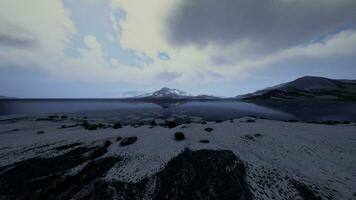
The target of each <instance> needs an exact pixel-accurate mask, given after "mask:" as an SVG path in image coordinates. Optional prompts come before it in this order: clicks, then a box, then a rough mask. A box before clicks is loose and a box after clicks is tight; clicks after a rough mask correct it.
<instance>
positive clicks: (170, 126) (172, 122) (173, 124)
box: [164, 121, 179, 128]
mask: <svg viewBox="0 0 356 200" xmlns="http://www.w3.org/2000/svg"><path fill="white" fill-rule="evenodd" d="M164 125H165V126H167V127H168V128H174V127H176V126H179V124H178V123H176V122H174V121H165V122H164Z"/></svg>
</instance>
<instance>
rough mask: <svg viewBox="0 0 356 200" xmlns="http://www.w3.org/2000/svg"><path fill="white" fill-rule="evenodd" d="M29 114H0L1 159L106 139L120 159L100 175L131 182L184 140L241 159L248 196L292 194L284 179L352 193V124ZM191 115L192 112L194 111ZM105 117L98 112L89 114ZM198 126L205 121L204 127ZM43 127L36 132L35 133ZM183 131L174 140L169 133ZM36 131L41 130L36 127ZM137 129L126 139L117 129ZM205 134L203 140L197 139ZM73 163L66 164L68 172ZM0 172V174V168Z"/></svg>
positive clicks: (324, 192)
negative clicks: (123, 120) (113, 121)
mask: <svg viewBox="0 0 356 200" xmlns="http://www.w3.org/2000/svg"><path fill="white" fill-rule="evenodd" d="M36 119H37V118H36V117H34V116H3V117H1V119H0V167H1V166H6V165H10V164H12V163H15V162H19V161H21V160H25V159H29V158H33V157H53V156H58V155H60V154H63V153H65V152H66V151H68V150H64V151H56V150H54V148H55V147H59V146H62V145H66V144H72V143H81V144H80V145H82V146H92V145H97V144H102V143H103V142H105V141H107V140H109V141H111V142H112V143H113V144H112V145H111V146H110V147H109V149H108V152H107V153H106V154H105V155H104V157H105V156H121V157H123V158H125V162H124V164H120V165H116V166H114V167H113V168H111V169H110V170H109V171H108V173H107V174H106V177H105V179H107V180H120V181H125V182H138V181H139V180H142V179H143V178H144V177H148V176H150V175H152V174H154V173H156V172H158V171H160V170H161V169H162V168H164V166H165V165H166V164H167V162H168V161H169V160H171V159H172V158H173V157H175V156H177V155H178V154H179V153H181V152H182V151H184V150H185V149H186V148H189V149H191V150H199V149H213V150H215V149H219V150H230V151H232V152H233V153H234V154H235V155H237V156H238V157H239V158H240V159H241V160H242V161H243V162H244V163H245V164H246V166H247V181H248V184H249V185H250V187H251V191H252V192H253V194H254V195H255V199H289V198H292V199H298V198H300V197H298V194H297V192H296V191H295V190H294V189H293V188H292V186H291V181H293V180H297V181H299V182H302V183H304V184H305V185H308V186H309V187H310V188H311V189H312V190H313V191H315V193H317V194H318V195H320V196H321V197H322V198H323V199H356V196H355V195H356V194H355V193H356V126H355V124H345V125H321V124H309V123H301V122H296V123H291V122H281V121H272V120H265V119H253V120H255V122H246V121H247V120H248V119H250V118H241V119H234V120H228V121H224V122H222V123H217V122H207V124H201V123H191V124H182V125H179V126H177V127H175V128H171V129H170V128H166V127H162V126H155V127H151V126H150V125H142V126H137V127H132V126H124V127H122V128H120V129H113V128H106V129H97V130H91V131H90V130H85V129H84V128H83V127H81V126H76V127H72V128H61V126H62V125H66V126H70V125H75V124H77V123H80V121H81V120H82V119H77V118H76V119H63V120H53V121H37V120H36ZM197 120H198V119H197ZM93 121H99V122H101V123H105V122H103V121H102V120H100V119H95V120H92V121H91V123H94V122H93ZM205 128H212V129H213V131H211V132H207V131H206V130H205ZM39 131H43V132H44V133H43V134H39ZM178 131H180V132H183V133H184V135H185V139H184V140H183V141H176V140H175V139H174V134H175V133H176V132H178ZM40 133H41V132H40ZM128 136H137V137H138V140H137V141H136V142H135V143H134V144H131V145H128V146H120V145H119V142H118V141H116V139H117V138H118V137H122V138H125V137H128ZM201 140H209V143H201V142H200V141H201ZM79 169H80V166H78V167H76V168H74V169H72V171H71V172H70V173H75V171H76V170H79ZM0 176H1V175H0Z"/></svg>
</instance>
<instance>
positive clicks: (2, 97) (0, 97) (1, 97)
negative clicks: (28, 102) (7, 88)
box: [0, 96, 15, 99]
mask: <svg viewBox="0 0 356 200" xmlns="http://www.w3.org/2000/svg"><path fill="white" fill-rule="evenodd" d="M0 99H15V98H14V97H6V96H0Z"/></svg>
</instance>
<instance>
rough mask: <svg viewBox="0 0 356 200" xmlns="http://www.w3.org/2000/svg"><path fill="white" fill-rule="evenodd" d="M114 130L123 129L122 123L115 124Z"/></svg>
mask: <svg viewBox="0 0 356 200" xmlns="http://www.w3.org/2000/svg"><path fill="white" fill-rule="evenodd" d="M112 128H113V129H119V128H122V125H121V123H120V122H118V123H115V124H114V125H113V126H112Z"/></svg>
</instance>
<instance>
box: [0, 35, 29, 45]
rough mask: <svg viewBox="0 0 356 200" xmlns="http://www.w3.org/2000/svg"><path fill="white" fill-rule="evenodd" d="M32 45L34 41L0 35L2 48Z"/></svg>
mask: <svg viewBox="0 0 356 200" xmlns="http://www.w3.org/2000/svg"><path fill="white" fill-rule="evenodd" d="M34 43H35V41H34V40H28V39H24V38H15V37H9V36H6V35H0V45H3V46H14V47H26V46H33V45H34Z"/></svg>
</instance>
